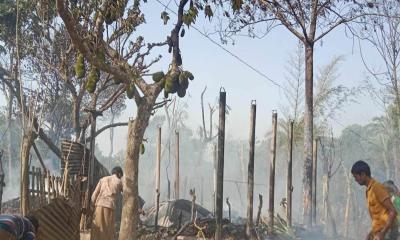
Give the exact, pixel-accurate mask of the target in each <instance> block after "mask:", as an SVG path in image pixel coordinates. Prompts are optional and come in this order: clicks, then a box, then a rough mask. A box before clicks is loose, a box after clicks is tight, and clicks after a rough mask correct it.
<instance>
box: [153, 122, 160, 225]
mask: <svg viewBox="0 0 400 240" xmlns="http://www.w3.org/2000/svg"><path fill="white" fill-rule="evenodd" d="M160 168H161V127H158V135H157V163H156V216H155V218H154V228H155V230H156V231H157V229H158V211H159V207H160V174H161V172H160Z"/></svg>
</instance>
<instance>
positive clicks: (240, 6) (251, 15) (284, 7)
mask: <svg viewBox="0 0 400 240" xmlns="http://www.w3.org/2000/svg"><path fill="white" fill-rule="evenodd" d="M231 3H232V5H231V6H232V9H233V13H232V14H230V13H228V12H227V11H225V10H224V8H221V9H222V11H223V15H224V16H226V17H227V18H228V19H229V23H228V26H227V27H222V28H221V31H222V32H224V33H225V34H224V35H222V36H221V38H223V39H226V38H229V37H231V36H232V35H235V34H239V33H241V32H242V31H243V30H247V33H248V34H249V35H250V36H252V37H256V36H259V35H257V32H256V30H257V29H256V27H255V25H256V24H258V25H260V24H261V25H262V24H264V25H262V26H263V28H261V29H262V30H261V37H262V36H264V35H265V34H266V33H267V32H268V31H269V30H271V29H272V28H274V27H276V26H281V25H282V26H284V27H285V28H286V29H287V30H288V31H289V32H290V33H291V34H293V35H294V36H295V37H296V38H298V39H299V40H300V41H301V42H302V44H303V46H304V55H305V61H304V63H305V89H304V90H305V99H304V100H305V104H304V107H305V111H304V157H305V158H304V165H303V219H304V223H305V224H306V225H307V226H311V193H312V182H311V181H312V179H311V178H312V177H311V176H312V142H313V126H314V123H313V113H314V109H313V103H314V100H313V97H314V94H313V86H314V84H313V82H314V76H313V73H314V70H313V68H314V46H315V43H317V42H318V41H321V40H322V39H323V38H324V37H325V36H326V35H327V34H329V33H330V32H331V31H333V30H334V29H336V28H337V27H338V26H340V25H344V24H346V25H347V24H348V23H349V22H352V21H353V20H355V19H359V18H360V17H361V16H364V15H365V13H364V12H363V11H362V10H363V9H364V8H367V9H368V8H373V7H374V4H373V3H371V2H369V1H363V2H362V3H360V2H358V1H338V0H336V1H330V0H324V1H319V0H307V1H287V0H259V1H249V2H244V1H232V2H231ZM219 4H222V3H221V2H220V3H219Z"/></svg>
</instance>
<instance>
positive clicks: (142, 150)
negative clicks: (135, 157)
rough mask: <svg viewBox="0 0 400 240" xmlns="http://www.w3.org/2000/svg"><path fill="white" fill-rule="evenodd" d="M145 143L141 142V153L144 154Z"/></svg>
mask: <svg viewBox="0 0 400 240" xmlns="http://www.w3.org/2000/svg"><path fill="white" fill-rule="evenodd" d="M144 150H145V149H144V144H143V143H141V144H140V154H144Z"/></svg>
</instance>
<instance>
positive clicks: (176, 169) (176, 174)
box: [175, 131, 179, 199]
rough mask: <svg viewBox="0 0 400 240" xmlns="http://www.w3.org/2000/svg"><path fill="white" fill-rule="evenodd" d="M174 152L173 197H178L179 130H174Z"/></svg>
mask: <svg viewBox="0 0 400 240" xmlns="http://www.w3.org/2000/svg"><path fill="white" fill-rule="evenodd" d="M175 138H176V144H175V145H176V152H175V154H176V155H175V199H179V132H177V131H176V132H175Z"/></svg>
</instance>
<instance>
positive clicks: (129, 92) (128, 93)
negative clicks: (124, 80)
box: [126, 83, 135, 99]
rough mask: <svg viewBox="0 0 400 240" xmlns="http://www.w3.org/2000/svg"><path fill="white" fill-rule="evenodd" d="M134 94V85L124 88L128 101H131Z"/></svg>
mask: <svg viewBox="0 0 400 240" xmlns="http://www.w3.org/2000/svg"><path fill="white" fill-rule="evenodd" d="M134 94H135V85H134V84H133V83H131V84H129V85H128V86H127V87H126V96H127V97H128V98H129V99H132V98H133V96H134Z"/></svg>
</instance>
